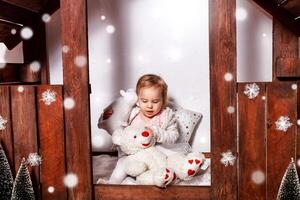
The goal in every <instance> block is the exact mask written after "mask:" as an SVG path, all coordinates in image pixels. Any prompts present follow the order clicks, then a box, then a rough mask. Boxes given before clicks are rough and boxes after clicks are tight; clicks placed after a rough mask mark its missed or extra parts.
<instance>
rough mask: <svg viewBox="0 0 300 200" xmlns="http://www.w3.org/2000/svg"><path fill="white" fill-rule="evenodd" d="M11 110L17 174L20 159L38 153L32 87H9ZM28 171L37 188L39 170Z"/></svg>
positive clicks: (31, 168)
mask: <svg viewBox="0 0 300 200" xmlns="http://www.w3.org/2000/svg"><path fill="white" fill-rule="evenodd" d="M20 87H21V88H20ZM22 89H23V90H22ZM11 110H12V127H13V137H14V157H15V172H17V171H18V169H19V166H20V164H21V160H22V158H27V157H28V155H29V154H30V153H38V140H37V139H38V136H37V124H36V123H37V120H36V99H35V88H34V86H11ZM29 171H30V173H31V180H32V183H33V185H34V187H35V188H39V168H38V167H29ZM35 193H36V194H37V193H38V192H37V191H36V192H35Z"/></svg>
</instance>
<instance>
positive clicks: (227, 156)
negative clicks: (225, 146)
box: [221, 150, 236, 167]
mask: <svg viewBox="0 0 300 200" xmlns="http://www.w3.org/2000/svg"><path fill="white" fill-rule="evenodd" d="M221 155H222V158H221V163H222V164H223V165H225V167H227V166H228V165H234V162H235V160H236V157H235V156H234V155H232V152H231V151H230V150H228V151H227V152H223V153H221Z"/></svg>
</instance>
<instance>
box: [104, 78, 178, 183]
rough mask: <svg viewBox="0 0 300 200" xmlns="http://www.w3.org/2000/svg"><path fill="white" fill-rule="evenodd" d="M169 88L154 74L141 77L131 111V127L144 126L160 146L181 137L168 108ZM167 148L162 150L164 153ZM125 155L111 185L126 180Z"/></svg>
mask: <svg viewBox="0 0 300 200" xmlns="http://www.w3.org/2000/svg"><path fill="white" fill-rule="evenodd" d="M167 91H168V86H167V84H166V83H165V81H164V80H163V79H162V78H161V77H159V76H157V75H154V74H146V75H143V76H142V77H140V79H139V80H138V82H137V85H136V93H137V96H138V101H137V106H136V107H135V108H133V110H132V111H131V114H130V117H129V119H128V122H129V123H128V124H129V125H139V126H140V125H144V126H145V127H146V128H147V129H148V130H149V131H150V132H152V134H154V136H155V137H156V141H157V143H158V144H159V143H160V144H168V145H172V144H174V143H175V142H176V140H177V139H178V137H179V133H178V129H177V122H176V119H175V116H174V112H173V111H172V110H171V109H170V108H169V107H166V104H167ZM164 149H165V148H163V147H162V148H161V149H160V150H161V151H163V153H166V154H167V151H168V150H166V149H165V150H166V151H164ZM124 158H125V155H121V157H120V158H119V160H118V162H117V165H116V167H115V169H114V170H113V173H112V175H111V177H110V179H109V183H111V184H120V183H121V182H122V181H123V180H124V179H125V178H126V173H125V168H124V162H123V161H124Z"/></svg>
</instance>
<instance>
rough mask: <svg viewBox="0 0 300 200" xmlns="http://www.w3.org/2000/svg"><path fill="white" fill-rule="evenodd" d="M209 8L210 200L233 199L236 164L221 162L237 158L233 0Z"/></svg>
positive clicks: (215, 2)
mask: <svg viewBox="0 0 300 200" xmlns="http://www.w3.org/2000/svg"><path fill="white" fill-rule="evenodd" d="M209 7H210V8H209V13H210V14H209V25H210V28H209V33H210V37H209V45H210V47H209V49H210V52H209V56H210V96H211V104H210V105H211V107H210V111H211V119H212V120H211V152H212V164H211V167H212V187H211V191H212V199H222V200H225V199H230V200H235V199H237V192H238V187H237V183H238V182H237V162H235V163H234V165H229V166H227V167H226V166H225V165H223V164H222V163H221V162H220V160H221V158H222V157H221V153H223V152H227V151H228V150H229V151H231V152H232V154H233V156H236V157H237V114H236V55H237V54H236V20H235V8H236V1H235V0H210V1H209ZM225 79H226V80H227V81H226V80H225ZM212 97H214V98H212ZM228 111H229V112H228Z"/></svg>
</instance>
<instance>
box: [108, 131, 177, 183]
mask: <svg viewBox="0 0 300 200" xmlns="http://www.w3.org/2000/svg"><path fill="white" fill-rule="evenodd" d="M112 140H113V143H114V144H116V145H119V146H120V148H121V150H122V151H123V152H124V153H126V154H128V156H127V157H126V158H125V160H124V163H125V172H126V174H128V175H129V176H132V177H136V183H137V184H141V185H156V186H158V187H165V186H166V185H168V184H170V183H171V182H172V181H174V180H175V179H176V175H175V173H174V171H173V170H171V169H169V168H167V157H166V155H164V154H163V153H162V152H161V151H159V150H158V149H157V148H156V147H155V146H154V144H155V139H154V136H153V135H152V134H151V133H150V132H149V131H148V130H146V129H145V128H144V127H138V126H128V127H126V128H125V129H123V130H122V129H119V130H117V131H115V132H114V133H113V135H112ZM174 175H175V176H174Z"/></svg>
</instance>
